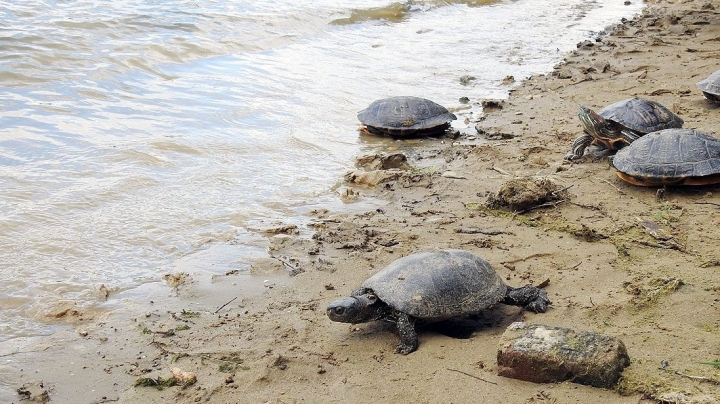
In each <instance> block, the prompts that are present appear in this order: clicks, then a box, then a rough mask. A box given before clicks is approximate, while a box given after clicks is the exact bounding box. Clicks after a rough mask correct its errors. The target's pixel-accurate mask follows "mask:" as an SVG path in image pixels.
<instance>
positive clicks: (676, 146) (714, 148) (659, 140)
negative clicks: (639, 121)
mask: <svg viewBox="0 0 720 404" xmlns="http://www.w3.org/2000/svg"><path fill="white" fill-rule="evenodd" d="M612 164H613V166H615V168H616V169H617V170H618V171H617V176H618V177H620V178H621V179H622V180H624V181H626V182H628V183H630V184H633V185H639V186H646V187H652V186H662V185H706V184H717V183H720V139H717V138H715V137H713V136H710V135H707V134H705V133H702V132H698V131H697V130H694V129H665V130H660V131H657V132H653V133H649V134H647V135H645V136H643V137H642V138H640V139H638V140H636V141H635V142H633V143H632V144H631V145H630V146H628V147H626V148H624V149H622V150H620V151H618V152H617V154H615V156H614V157H613V159H612Z"/></svg>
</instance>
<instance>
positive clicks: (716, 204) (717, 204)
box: [695, 201, 720, 206]
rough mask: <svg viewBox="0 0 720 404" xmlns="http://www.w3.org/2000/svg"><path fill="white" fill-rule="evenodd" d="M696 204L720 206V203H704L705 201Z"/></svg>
mask: <svg viewBox="0 0 720 404" xmlns="http://www.w3.org/2000/svg"><path fill="white" fill-rule="evenodd" d="M695 203H696V204H698V205H715V206H720V203H715V202H703V201H700V202H695Z"/></svg>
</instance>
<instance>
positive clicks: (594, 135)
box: [565, 97, 683, 160]
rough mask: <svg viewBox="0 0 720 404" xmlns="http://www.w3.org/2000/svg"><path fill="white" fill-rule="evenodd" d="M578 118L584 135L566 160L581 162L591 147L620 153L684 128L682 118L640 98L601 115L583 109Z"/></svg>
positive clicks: (632, 99)
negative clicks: (643, 139) (642, 140)
mask: <svg viewBox="0 0 720 404" xmlns="http://www.w3.org/2000/svg"><path fill="white" fill-rule="evenodd" d="M578 118H580V122H582V126H583V129H584V133H583V135H582V136H580V137H578V138H577V139H575V141H574V142H573V144H572V148H571V150H570V152H568V153H567V154H566V155H565V160H576V159H579V158H580V157H582V156H583V153H585V149H586V148H587V147H588V146H590V144H596V145H598V144H599V145H602V146H605V147H606V148H608V149H610V150H619V149H621V148H622V147H624V146H627V145H629V144H630V143H632V142H633V141H635V140H637V139H638V138H640V137H641V136H643V135H645V134H647V133H650V132H655V131H658V130H662V129H670V128H682V125H683V120H682V118H680V117H679V116H677V115H675V114H674V113H673V112H672V111H670V110H669V109H667V108H665V107H664V106H663V105H661V104H659V103H657V102H655V101H650V100H645V99H642V98H637V97H633V98H628V99H627V100H622V101H618V102H616V103H614V104H611V105H608V106H607V107H605V108H603V109H601V110H600V111H599V112H595V111H593V110H591V109H590V108H586V107H580V112H579V113H578Z"/></svg>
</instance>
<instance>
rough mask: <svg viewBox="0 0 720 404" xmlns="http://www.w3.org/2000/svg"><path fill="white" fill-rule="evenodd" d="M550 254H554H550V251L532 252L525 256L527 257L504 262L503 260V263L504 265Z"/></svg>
mask: <svg viewBox="0 0 720 404" xmlns="http://www.w3.org/2000/svg"><path fill="white" fill-rule="evenodd" d="M548 255H552V254H550V253H536V254H530V255H528V256H527V257H525V258H517V259H514V260H510V261H503V262H501V264H503V265H505V264H515V263H517V262H522V261H527V260H529V259H530V258H540V257H547V256H548Z"/></svg>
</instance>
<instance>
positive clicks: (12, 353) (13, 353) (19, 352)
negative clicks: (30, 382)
mask: <svg viewBox="0 0 720 404" xmlns="http://www.w3.org/2000/svg"><path fill="white" fill-rule="evenodd" d="M47 349H48V348H45V349H39V350H36V351H15V352H10V353H6V354H2V355H0V358H4V357H6V356H12V355H19V354H26V353H36V352H44V351H47Z"/></svg>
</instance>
